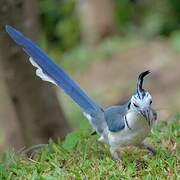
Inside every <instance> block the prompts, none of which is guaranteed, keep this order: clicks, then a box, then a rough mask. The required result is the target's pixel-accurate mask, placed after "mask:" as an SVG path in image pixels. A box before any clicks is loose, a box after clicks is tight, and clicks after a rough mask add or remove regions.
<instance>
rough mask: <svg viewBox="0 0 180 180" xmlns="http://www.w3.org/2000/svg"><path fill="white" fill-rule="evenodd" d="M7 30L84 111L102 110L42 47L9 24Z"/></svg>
mask: <svg viewBox="0 0 180 180" xmlns="http://www.w3.org/2000/svg"><path fill="white" fill-rule="evenodd" d="M6 31H7V32H8V34H9V35H10V36H11V38H12V39H13V40H14V41H15V42H16V43H17V44H18V45H20V46H22V47H23V50H24V51H25V52H26V53H27V54H28V55H29V56H30V57H32V58H33V60H34V61H35V62H36V63H37V64H38V65H39V66H40V67H41V68H42V70H43V73H45V74H46V75H48V76H49V77H51V78H52V79H53V80H54V81H55V82H56V84H57V85H58V86H59V87H61V88H62V89H63V90H64V91H65V92H66V93H67V94H68V95H69V96H70V97H71V98H72V99H73V100H74V101H75V102H76V103H77V104H78V105H79V106H80V107H81V108H82V109H83V111H85V112H86V113H88V114H90V115H92V116H93V115H95V114H96V113H97V112H99V111H102V109H101V108H100V107H99V106H98V105H97V104H96V103H95V102H94V101H93V100H92V99H90V98H89V97H88V96H87V95H86V93H85V92H84V91H83V90H82V89H81V88H80V86H79V85H78V84H77V83H76V82H75V81H74V80H73V79H72V78H71V77H70V76H69V75H68V74H67V73H66V72H65V71H64V70H63V69H62V68H61V67H59V66H58V65H57V64H55V63H54V62H53V61H52V60H51V59H50V58H49V57H48V56H47V54H46V53H45V52H44V51H43V50H42V49H40V48H39V47H38V46H37V45H36V44H34V43H33V42H32V41H31V40H30V39H28V38H27V37H25V36H24V35H23V34H22V33H20V32H19V31H17V30H16V29H14V28H12V27H11V26H8V25H7V26H6Z"/></svg>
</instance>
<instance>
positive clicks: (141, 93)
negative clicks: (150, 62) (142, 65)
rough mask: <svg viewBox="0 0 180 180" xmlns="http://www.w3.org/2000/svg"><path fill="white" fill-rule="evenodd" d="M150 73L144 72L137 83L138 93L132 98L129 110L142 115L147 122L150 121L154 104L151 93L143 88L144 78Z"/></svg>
mask: <svg viewBox="0 0 180 180" xmlns="http://www.w3.org/2000/svg"><path fill="white" fill-rule="evenodd" d="M149 73H150V71H145V72H142V73H141V74H140V75H139V77H138V81H137V91H136V94H134V95H133V96H132V97H131V100H130V104H129V108H130V109H131V110H134V111H136V112H138V113H141V114H142V115H143V116H144V117H145V118H146V119H147V120H149V112H150V109H151V104H152V97H151V95H150V93H149V92H148V91H146V90H144V89H143V88H142V85H143V80H144V77H145V76H146V75H147V74H149Z"/></svg>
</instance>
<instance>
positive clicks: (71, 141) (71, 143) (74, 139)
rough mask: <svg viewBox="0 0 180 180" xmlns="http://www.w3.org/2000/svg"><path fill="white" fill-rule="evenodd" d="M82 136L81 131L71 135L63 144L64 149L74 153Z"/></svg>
mask: <svg viewBox="0 0 180 180" xmlns="http://www.w3.org/2000/svg"><path fill="white" fill-rule="evenodd" d="M81 134H82V133H81V132H80V131H75V132H72V133H69V134H68V135H67V136H66V138H65V140H64V142H63V144H62V146H63V148H64V149H66V150H68V151H72V150H73V149H74V148H75V146H76V145H77V143H78V141H79V140H80V139H81Z"/></svg>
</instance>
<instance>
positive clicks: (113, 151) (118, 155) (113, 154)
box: [110, 147, 121, 161]
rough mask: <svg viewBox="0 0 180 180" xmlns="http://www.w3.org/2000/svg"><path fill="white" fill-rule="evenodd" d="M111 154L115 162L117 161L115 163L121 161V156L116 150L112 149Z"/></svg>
mask: <svg viewBox="0 0 180 180" xmlns="http://www.w3.org/2000/svg"><path fill="white" fill-rule="evenodd" d="M110 152H111V156H112V158H113V160H115V161H117V160H121V157H120V154H119V153H118V151H117V149H116V148H113V147H111V148H110Z"/></svg>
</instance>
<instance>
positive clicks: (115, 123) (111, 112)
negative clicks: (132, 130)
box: [104, 104, 128, 132]
mask: <svg viewBox="0 0 180 180" xmlns="http://www.w3.org/2000/svg"><path fill="white" fill-rule="evenodd" d="M127 110H128V104H124V105H117V106H110V107H108V108H106V109H105V111H104V114H105V120H106V122H107V126H108V129H109V131H111V132H118V131H120V130H122V129H124V127H125V123H124V116H125V115H126V113H127Z"/></svg>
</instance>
